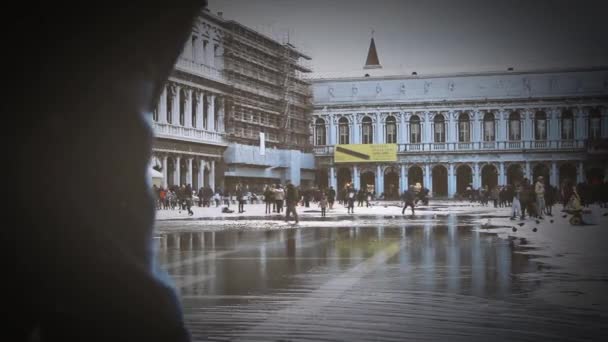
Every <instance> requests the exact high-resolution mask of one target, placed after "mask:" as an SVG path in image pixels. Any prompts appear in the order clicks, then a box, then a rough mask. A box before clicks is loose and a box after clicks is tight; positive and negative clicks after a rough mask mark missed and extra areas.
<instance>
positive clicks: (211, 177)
mask: <svg viewBox="0 0 608 342" xmlns="http://www.w3.org/2000/svg"><path fill="white" fill-rule="evenodd" d="M209 186H210V187H211V190H213V191H215V160H212V161H211V170H210V171H209Z"/></svg>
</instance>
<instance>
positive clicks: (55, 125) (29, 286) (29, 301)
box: [3, 0, 206, 342]
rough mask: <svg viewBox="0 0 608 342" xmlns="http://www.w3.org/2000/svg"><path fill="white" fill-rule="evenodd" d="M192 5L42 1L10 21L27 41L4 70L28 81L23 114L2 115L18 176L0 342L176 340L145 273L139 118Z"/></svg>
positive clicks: (177, 332)
mask: <svg viewBox="0 0 608 342" xmlns="http://www.w3.org/2000/svg"><path fill="white" fill-rule="evenodd" d="M79 4H80V5H79ZM96 5H97V6H96ZM205 5H206V1H199V0H196V1H194V0H190V1H189V0H182V1H177V2H174V1H172V2H158V3H155V2H154V1H146V2H145V3H144V2H141V3H139V4H135V3H133V2H131V3H130V6H122V7H121V8H120V9H114V8H111V6H109V5H108V4H105V3H94V2H86V3H85V2H82V3H71V4H70V5H69V7H67V6H62V5H60V4H57V3H56V2H42V3H39V4H38V6H34V7H35V8H36V9H37V11H38V12H37V13H32V11H36V9H34V8H33V7H32V8H31V9H28V10H26V11H15V12H14V13H15V14H16V13H28V14H29V15H30V17H29V18H28V19H29V20H25V19H23V18H21V20H20V25H23V22H25V23H26V24H27V25H32V26H31V27H28V28H29V29H30V30H31V29H32V28H33V29H34V31H35V32H36V35H35V36H36V38H35V39H34V40H35V42H32V43H27V44H21V45H22V46H21V47H20V48H18V49H15V50H14V51H11V52H16V53H17V55H18V56H19V57H18V59H17V61H18V62H19V63H21V64H22V65H14V64H13V65H12V66H11V67H12V68H15V70H19V71H20V78H21V79H23V80H27V81H26V82H27V83H28V84H27V87H21V86H18V85H16V86H14V87H13V88H15V90H16V89H18V88H21V89H19V90H18V91H20V92H21V94H20V95H21V96H25V97H27V98H29V99H30V101H23V100H21V98H19V97H17V98H15V99H14V103H17V107H18V109H19V111H22V113H23V115H19V114H20V113H18V112H15V113H13V114H12V115H11V118H12V120H14V124H13V125H12V126H11V131H12V133H13V134H14V135H15V137H18V139H14V141H15V142H17V143H18V144H19V145H18V146H17V147H16V148H15V149H14V150H13V151H11V153H15V155H14V156H11V157H8V160H11V165H18V166H19V170H17V172H15V174H14V175H13V176H11V177H9V178H10V180H11V182H10V183H13V184H15V185H12V184H11V185H9V189H7V190H8V191H9V193H11V197H12V198H11V204H10V206H11V207H10V208H9V210H8V212H9V213H11V215H13V217H9V218H8V220H10V221H12V222H18V227H15V229H13V230H12V231H11V232H10V233H9V234H14V236H11V237H10V238H13V239H14V241H13V242H12V243H11V245H12V246H18V247H17V248H19V249H18V250H15V253H14V255H12V256H11V257H10V258H11V260H13V261H14V265H11V268H13V269H16V270H18V273H17V274H15V276H14V277H12V276H7V277H5V279H7V280H8V279H10V282H11V286H13V289H12V290H11V292H10V294H9V292H4V293H5V294H7V295H8V296H11V297H14V298H19V299H20V302H19V303H17V304H16V305H13V306H12V305H10V304H8V303H3V306H4V309H5V310H6V312H9V313H10V314H9V315H8V317H9V318H12V319H14V321H8V322H7V321H5V322H4V323H6V326H8V327H9V331H6V330H5V331H4V332H3V333H4V335H5V336H16V337H15V339H14V340H19V341H21V340H28V339H30V340H43V341H46V340H53V341H146V342H149V341H188V340H189V339H190V338H189V334H188V332H187V329H186V328H185V326H184V322H183V319H182V312H181V307H180V304H179V300H178V298H177V296H176V293H175V291H174V289H172V288H171V286H170V285H168V284H167V283H165V282H164V281H162V280H160V279H159V278H160V277H159V275H158V274H157V273H156V272H155V270H154V268H155V266H154V255H153V248H152V246H153V244H152V236H151V235H152V229H153V221H154V203H153V199H152V194H151V191H150V184H147V182H146V169H147V165H148V161H149V158H150V154H151V138H152V132H151V129H150V127H149V125H148V123H147V122H146V121H147V120H146V118H145V115H147V113H149V112H151V111H152V109H153V106H154V104H155V103H156V101H157V99H158V97H159V95H160V93H161V89H162V87H163V85H164V83H165V82H166V81H167V78H168V76H169V74H170V72H171V70H172V68H173V65H174V63H175V61H176V59H177V57H178V55H179V53H180V51H181V50H182V47H183V44H184V41H185V40H186V39H187V37H188V35H189V33H190V32H191V30H192V23H193V21H194V19H195V18H196V16H197V15H198V13H199V11H200V10H201V9H202V6H205ZM64 7H67V8H69V10H65V8H64ZM36 24H40V27H39V28H38V27H34V25H36ZM14 32H25V31H21V30H19V29H15V30H14ZM17 51H18V52H17ZM28 58H30V59H31V58H34V59H35V61H32V60H28ZM12 187H14V188H12ZM32 196H35V200H36V206H32V200H33V198H34V197H32ZM17 215H18V216H17ZM11 219H12V220H11ZM5 260H8V258H7V259H5ZM5 317H7V315H5Z"/></svg>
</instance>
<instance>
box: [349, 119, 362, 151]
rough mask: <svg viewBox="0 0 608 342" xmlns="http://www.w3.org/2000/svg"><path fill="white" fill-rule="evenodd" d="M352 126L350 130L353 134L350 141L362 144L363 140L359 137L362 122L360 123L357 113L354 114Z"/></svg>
mask: <svg viewBox="0 0 608 342" xmlns="http://www.w3.org/2000/svg"><path fill="white" fill-rule="evenodd" d="M350 127H351V130H350V135H351V139H350V143H351V144H360V143H361V140H360V139H359V131H360V130H361V124H360V123H359V120H358V118H357V115H356V114H355V115H353V116H352V120H351V125H350Z"/></svg>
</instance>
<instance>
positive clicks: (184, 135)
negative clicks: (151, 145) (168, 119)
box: [152, 122, 225, 145]
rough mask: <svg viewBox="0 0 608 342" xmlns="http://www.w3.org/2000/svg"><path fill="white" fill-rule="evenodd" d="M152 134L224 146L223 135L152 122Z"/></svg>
mask: <svg viewBox="0 0 608 342" xmlns="http://www.w3.org/2000/svg"><path fill="white" fill-rule="evenodd" d="M152 128H153V129H154V134H155V135H156V136H158V137H163V138H173V139H178V140H179V139H184V140H198V141H202V142H207V143H215V144H222V145H224V144H225V141H224V137H223V134H222V133H220V132H214V131H208V130H205V129H200V128H195V127H184V126H176V125H172V124H167V123H160V122H153V123H152Z"/></svg>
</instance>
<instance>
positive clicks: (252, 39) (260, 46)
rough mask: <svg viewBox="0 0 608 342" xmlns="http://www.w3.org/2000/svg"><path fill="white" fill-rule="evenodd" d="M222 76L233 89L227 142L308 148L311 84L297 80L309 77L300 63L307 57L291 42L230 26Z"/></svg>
mask: <svg viewBox="0 0 608 342" xmlns="http://www.w3.org/2000/svg"><path fill="white" fill-rule="evenodd" d="M224 38H225V40H224V51H225V53H224V74H225V75H226V78H227V80H228V83H229V85H230V89H231V100H232V105H231V113H230V114H229V118H230V119H229V120H228V121H227V122H226V131H227V133H228V137H229V138H230V139H231V140H233V141H238V142H241V143H245V144H257V143H259V136H260V134H259V133H260V132H264V133H265V134H264V135H265V139H266V143H267V145H269V146H276V147H279V148H296V149H307V148H309V146H305V145H307V144H308V141H309V135H310V132H309V129H308V122H309V120H310V112H311V111H312V102H311V98H312V92H311V89H310V83H309V82H307V81H305V80H302V79H301V78H300V77H299V74H301V73H307V72H310V71H311V70H309V69H308V68H306V67H305V66H303V65H299V64H298V59H299V58H301V57H304V58H305V59H310V58H309V57H307V56H305V55H303V54H302V53H300V52H298V51H297V50H296V49H295V48H294V46H293V45H291V44H290V43H284V44H281V43H279V42H277V41H274V40H270V39H269V38H267V37H264V36H262V35H260V34H259V33H256V32H255V31H251V30H249V29H246V28H243V27H242V26H240V25H234V26H233V27H231V29H230V30H229V32H227V34H226V35H225V37H224Z"/></svg>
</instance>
